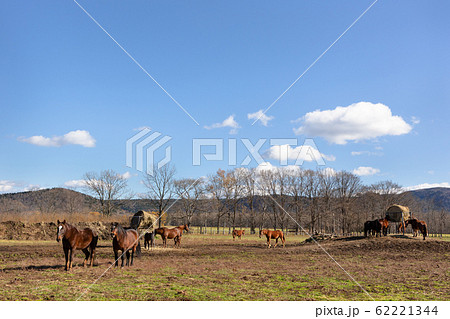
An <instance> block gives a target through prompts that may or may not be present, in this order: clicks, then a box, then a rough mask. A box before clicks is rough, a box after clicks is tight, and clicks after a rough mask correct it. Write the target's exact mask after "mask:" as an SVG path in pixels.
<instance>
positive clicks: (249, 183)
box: [241, 169, 258, 234]
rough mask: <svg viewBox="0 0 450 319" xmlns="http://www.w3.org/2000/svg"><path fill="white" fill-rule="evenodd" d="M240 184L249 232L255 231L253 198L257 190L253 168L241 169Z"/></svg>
mask: <svg viewBox="0 0 450 319" xmlns="http://www.w3.org/2000/svg"><path fill="white" fill-rule="evenodd" d="M241 174H242V185H243V189H242V191H243V197H244V198H245V200H246V202H247V207H248V208H247V211H248V214H247V215H248V221H249V223H250V233H251V234H254V233H255V232H256V230H255V228H256V210H255V199H256V195H257V191H258V187H257V185H256V172H255V169H244V170H242V171H241Z"/></svg>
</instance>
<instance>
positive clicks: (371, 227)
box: [364, 219, 383, 237]
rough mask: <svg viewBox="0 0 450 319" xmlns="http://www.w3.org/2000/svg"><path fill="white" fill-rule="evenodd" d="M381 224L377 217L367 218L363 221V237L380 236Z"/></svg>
mask: <svg viewBox="0 0 450 319" xmlns="http://www.w3.org/2000/svg"><path fill="white" fill-rule="evenodd" d="M382 227H383V226H382V224H381V222H380V221H379V220H378V219H375V220H368V221H366V222H365V223H364V237H367V236H368V235H372V236H373V235H375V236H376V237H378V236H381V230H382Z"/></svg>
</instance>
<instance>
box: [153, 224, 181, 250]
mask: <svg viewBox="0 0 450 319" xmlns="http://www.w3.org/2000/svg"><path fill="white" fill-rule="evenodd" d="M183 230H186V231H189V226H188V225H187V224H185V225H181V226H178V227H174V228H167V227H160V228H157V229H156V230H155V235H161V238H162V240H163V247H167V239H173V240H174V246H175V247H178V248H180V246H181V236H183Z"/></svg>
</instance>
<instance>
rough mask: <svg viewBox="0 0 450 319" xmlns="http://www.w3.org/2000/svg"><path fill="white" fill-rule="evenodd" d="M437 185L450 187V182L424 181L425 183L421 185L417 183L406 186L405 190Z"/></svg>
mask: <svg viewBox="0 0 450 319" xmlns="http://www.w3.org/2000/svg"><path fill="white" fill-rule="evenodd" d="M435 187H450V183H448V182H443V183H431V184H430V183H423V184H419V185H415V186H409V187H404V188H403V190H404V191H414V190H418V189H426V188H435Z"/></svg>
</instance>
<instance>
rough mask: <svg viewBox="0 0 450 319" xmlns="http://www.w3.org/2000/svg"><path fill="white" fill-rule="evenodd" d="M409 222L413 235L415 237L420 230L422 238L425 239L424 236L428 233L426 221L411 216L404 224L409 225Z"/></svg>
mask: <svg viewBox="0 0 450 319" xmlns="http://www.w3.org/2000/svg"><path fill="white" fill-rule="evenodd" d="M409 224H411V227H412V229H413V231H414V234H413V237H417V234H418V232H419V230H420V232H421V233H422V235H423V240H425V237H427V235H428V230H427V223H426V222H425V221H423V220H418V219H416V218H411V219H408V220H407V221H406V222H405V225H406V226H407V225H409Z"/></svg>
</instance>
